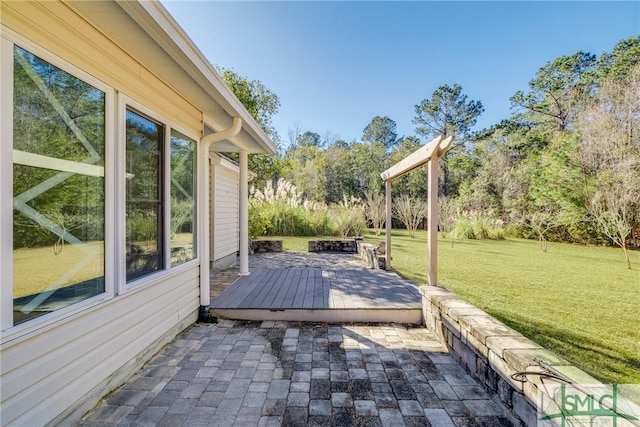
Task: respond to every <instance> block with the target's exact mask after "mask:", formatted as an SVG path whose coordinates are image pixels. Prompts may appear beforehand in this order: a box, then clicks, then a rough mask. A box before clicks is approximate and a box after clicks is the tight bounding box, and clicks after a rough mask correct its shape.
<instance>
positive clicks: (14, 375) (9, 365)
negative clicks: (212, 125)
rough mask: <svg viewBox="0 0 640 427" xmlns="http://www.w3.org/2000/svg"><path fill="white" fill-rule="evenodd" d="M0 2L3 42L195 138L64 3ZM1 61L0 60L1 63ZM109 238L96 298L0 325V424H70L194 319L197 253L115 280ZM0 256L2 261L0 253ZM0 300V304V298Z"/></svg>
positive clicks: (161, 88) (170, 105) (191, 119)
mask: <svg viewBox="0 0 640 427" xmlns="http://www.w3.org/2000/svg"><path fill="white" fill-rule="evenodd" d="M0 7H1V8H2V10H1V12H0V17H1V23H2V33H0V34H1V35H2V37H3V38H4V37H9V38H10V39H11V40H10V41H11V42H12V43H15V44H16V45H25V46H23V47H24V48H26V49H30V48H31V47H34V48H37V49H39V50H40V51H43V52H48V53H50V54H51V55H53V56H55V57H56V58H59V59H60V60H61V61H63V62H65V63H68V64H70V65H71V66H73V67H76V68H78V69H80V70H82V71H84V72H86V73H88V74H89V75H91V76H92V77H93V78H95V79H97V80H99V81H100V82H102V83H103V84H104V85H106V86H108V87H111V88H112V89H113V97H114V98H115V102H113V103H112V104H111V107H113V108H114V109H120V108H121V107H122V106H123V105H125V103H126V102H128V101H127V100H132V101H133V102H135V104H136V105H139V106H142V107H143V108H145V110H148V111H151V112H153V115H154V118H159V119H161V120H162V121H163V123H166V124H167V125H168V126H170V127H171V128H176V129H179V130H180V131H181V132H183V133H185V134H187V135H191V136H192V137H193V138H194V139H195V140H197V139H198V138H199V136H200V135H201V132H202V113H201V112H200V111H198V110H197V109H196V108H195V107H194V106H193V105H192V104H190V103H189V102H188V101H187V100H185V99H184V98H183V97H182V96H181V95H180V94H178V93H176V92H175V91H173V90H172V89H171V87H170V86H168V85H167V84H166V83H165V82H163V81H161V80H160V79H158V78H157V77H156V76H155V75H154V74H153V73H152V72H151V71H149V70H148V69H147V68H145V67H144V65H143V64H140V63H138V62H137V61H136V60H135V58H133V57H132V56H130V55H129V54H128V53H127V52H125V51H123V50H122V49H121V48H120V47H118V46H117V45H115V44H114V43H112V42H111V41H110V40H109V38H108V37H107V36H106V35H105V34H103V33H102V32H101V31H99V30H98V29H97V28H96V26H95V25H94V24H93V23H91V22H88V21H87V20H85V19H84V18H83V17H82V16H81V15H80V14H79V13H77V12H76V11H75V10H74V9H72V7H70V6H68V5H66V4H65V3H62V2H2V3H1V6H0ZM5 40H6V39H5ZM3 46H6V44H3ZM3 58H6V56H3ZM6 67H7V64H5V63H3V64H2V69H3V71H4V70H5V69H6ZM3 79H4V76H3ZM6 100H7V97H5V95H4V94H2V101H3V104H4V105H3V115H4V114H5V113H4V109H5V108H7V109H10V105H7V104H6ZM10 102H11V101H9V104H10ZM107 114H108V115H110V116H117V115H118V114H121V111H107ZM115 122H116V120H115V119H111V120H107V125H108V126H112V127H113V129H111V130H109V132H110V133H112V134H113V135H112V137H111V139H107V140H106V143H107V144H114V145H116V146H117V145H122V144H124V142H123V141H122V138H121V135H120V132H119V131H118V129H117V128H116V123H115ZM7 139H8V138H6V133H5V131H4V130H3V137H2V140H1V145H0V151H1V152H2V153H3V155H5V154H6V153H11V144H12V142H11V141H10V140H7ZM108 150H115V148H113V147H112V148H108ZM114 158H116V157H112V158H107V161H108V162H107V163H106V165H105V177H106V175H107V174H110V173H116V172H115V171H116V170H121V168H122V165H115V166H114V165H113V164H109V162H110V161H113V159H114ZM4 166H6V164H5V165H4ZM3 176H5V175H3ZM107 185H111V186H112V187H116V188H115V189H113V188H111V189H109V188H107V191H111V192H113V193H114V194H116V195H117V194H122V193H123V189H122V188H120V189H118V188H117V187H118V184H117V183H114V182H112V183H111V184H107ZM223 188H224V187H223ZM0 189H1V191H2V194H0V197H2V198H3V199H7V198H9V197H11V194H10V193H9V192H10V191H11V188H7V186H6V185H1V186H0ZM7 190H8V191H7ZM6 193H9V194H6ZM116 199H117V197H116ZM111 202H112V204H111V205H110V204H109V202H108V204H107V217H108V216H109V214H116V215H117V210H118V209H117V207H122V203H123V202H122V200H120V201H118V200H111ZM9 212H10V211H9ZM4 213H5V214H6V211H4ZM121 215H122V214H121ZM5 216H6V215H5ZM9 216H10V214H9ZM0 217H2V215H0ZM3 218H4V217H3ZM109 221H111V220H110V219H109ZM200 221H201V219H200ZM114 224H118V223H117V222H116V223H114ZM0 226H2V227H5V229H4V230H2V233H0V234H1V235H2V236H5V235H6V232H7V230H6V222H3V223H2V224H0ZM120 226H122V224H120ZM236 227H237V224H236ZM110 232H112V234H114V235H116V236H123V232H122V231H120V230H118V229H116V228H114V226H113V225H111V228H109V226H107V229H106V232H105V234H106V235H109V234H110ZM223 235H224V233H223ZM6 244H7V243H6V242H5V243H3V245H4V246H3V252H2V254H3V256H4V255H7V252H8V253H9V254H10V253H11V246H10V243H8V245H9V249H8V250H7V246H6ZM118 245H120V247H122V246H124V242H122V241H121V239H118V238H117V237H114V238H113V241H112V243H109V244H107V245H106V246H105V251H106V252H107V253H105V258H106V261H105V270H106V271H107V273H106V274H107V275H106V285H105V287H106V292H105V293H104V294H103V295H101V296H100V297H99V298H95V299H93V300H91V301H88V302H85V303H82V304H81V305H80V308H77V307H76V308H74V307H75V306H71V307H70V309H69V310H67V309H64V310H61V311H64V312H63V313H56V312H54V313H53V315H52V316H50V315H45V316H42V317H41V318H36V319H34V320H29V321H27V322H26V323H23V324H20V325H17V326H13V327H10V328H7V329H4V328H3V330H2V336H1V338H0V346H1V347H0V348H1V358H2V363H0V387H1V388H0V424H2V425H29V426H37V425H45V424H47V423H52V424H58V425H65V424H72V423H73V422H74V421H75V420H77V418H78V417H80V416H81V415H82V414H83V413H84V412H85V411H87V410H88V409H90V408H91V407H93V405H95V403H97V402H98V400H99V399H100V398H101V397H102V396H103V395H104V394H105V393H107V392H109V391H110V390H112V389H113V388H115V387H118V386H119V385H121V384H122V383H123V382H124V381H125V380H126V379H127V378H128V377H129V376H130V375H132V374H133V373H135V371H136V370H137V369H139V368H140V367H141V366H142V364H143V363H144V361H145V360H146V359H147V358H148V357H149V356H151V355H152V354H154V353H155V352H156V351H158V350H159V349H160V348H161V347H162V346H163V345H164V344H166V343H167V342H169V341H170V340H171V339H173V338H174V337H175V336H176V335H177V334H178V333H179V332H180V331H181V330H183V329H184V328H186V327H187V326H189V325H190V324H192V323H193V322H194V321H195V320H196V319H197V313H198V307H199V295H200V290H199V264H200V262H199V259H195V260H191V261H189V262H186V263H184V264H181V265H179V266H176V267H171V268H169V267H166V268H165V269H164V270H163V271H159V272H156V273H154V274H151V275H150V276H148V277H146V278H145V279H144V280H143V281H141V282H142V283H140V284H139V285H135V284H134V285H126V286H125V285H124V283H122V280H121V277H123V276H124V274H120V275H118V274H117V273H116V274H113V273H110V270H112V269H113V270H115V271H116V272H117V271H123V270H122V269H123V266H122V265H121V264H122V263H123V261H122V260H120V259H119V256H121V255H122V254H123V249H122V248H120V249H119V250H114V248H116V247H118ZM3 262H4V263H3V264H2V265H3V266H6V265H7V264H6V260H4V261H3ZM3 268H4V267H3ZM34 268H38V266H34ZM1 276H2V278H3V283H2V284H1V285H2V286H3V291H2V298H3V299H5V300H6V299H7V298H11V293H10V292H7V291H6V288H7V283H5V282H6V280H4V279H7V277H9V281H10V280H11V279H10V277H11V276H8V275H6V274H5V273H1ZM9 287H10V286H9ZM2 307H3V309H6V307H7V305H6V304H3V305H2ZM5 311H6V310H5ZM5 315H6V313H5ZM5 323H6V322H5Z"/></svg>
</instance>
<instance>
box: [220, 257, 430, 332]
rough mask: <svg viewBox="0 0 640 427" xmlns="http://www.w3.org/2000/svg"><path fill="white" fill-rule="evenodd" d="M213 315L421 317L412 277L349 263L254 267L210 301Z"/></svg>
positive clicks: (409, 319)
mask: <svg viewBox="0 0 640 427" xmlns="http://www.w3.org/2000/svg"><path fill="white" fill-rule="evenodd" d="M210 307H211V312H212V314H213V315H214V316H219V317H226V318H231V319H245V320H294V321H322V322H400V323H420V321H421V315H422V311H421V310H422V304H421V297H420V293H419V292H418V287H417V286H416V284H415V283H413V282H411V281H408V280H404V279H401V278H400V277H399V276H398V275H396V274H395V273H390V272H386V271H382V270H371V269H368V268H365V267H350V268H342V267H341V268H327V267H308V268H257V269H253V270H252V272H251V275H249V276H245V277H241V278H239V279H238V280H237V281H236V282H235V283H234V284H233V285H231V286H230V287H229V288H227V289H226V290H225V291H223V292H222V293H221V294H220V295H218V296H217V297H216V298H214V299H213V301H212V302H211V306H210Z"/></svg>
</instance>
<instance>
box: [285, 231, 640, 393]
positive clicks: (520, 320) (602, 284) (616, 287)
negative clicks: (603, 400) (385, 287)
mask: <svg viewBox="0 0 640 427" xmlns="http://www.w3.org/2000/svg"><path fill="white" fill-rule="evenodd" d="M366 238H367V240H368V241H371V242H378V241H382V240H383V239H384V236H383V235H381V236H374V235H373V234H369V235H367V237H366ZM307 240H308V238H293V239H291V242H289V238H284V245H285V249H286V250H303V251H305V250H306V241H307ZM302 242H304V244H305V246H304V247H303V246H302V245H301V243H302ZM438 252H439V254H438V282H439V284H440V285H441V286H444V287H446V288H448V289H449V290H451V291H453V292H455V293H456V294H458V295H459V296H460V297H461V298H463V299H465V300H466V301H468V302H470V303H472V304H474V305H476V306H477V307H480V308H481V309H483V310H485V311H486V312H488V313H489V314H491V315H492V316H494V317H495V318H497V319H499V320H500V321H502V322H504V323H505V324H507V325H509V326H510V327H512V328H513V329H515V330H517V331H518V332H520V333H522V334H523V335H525V336H526V337H528V338H530V339H532V340H533V341H535V342H537V343H538V344H540V345H542V346H543V347H545V348H547V349H549V350H552V351H554V352H555V353H556V354H558V355H560V356H562V357H564V358H565V359H567V360H569V361H570V362H571V363H572V364H574V365H576V366H578V367H579V368H581V369H583V370H584V371H586V372H587V373H589V374H591V375H592V376H594V377H595V378H597V379H598V380H600V381H602V382H605V383H619V384H623V383H626V384H640V320H639V319H640V256H638V253H632V257H633V260H632V263H633V261H635V265H634V269H633V270H628V269H627V268H626V266H625V261H624V257H623V255H622V251H621V250H619V249H615V248H605V247H593V246H578V245H570V244H563V243H549V245H548V250H547V252H546V253H545V252H542V251H541V249H540V246H539V244H538V242H536V241H530V240H518V239H513V240H512V239H508V240H500V241H494V240H459V241H456V242H455V244H454V245H453V247H452V246H451V244H450V240H448V239H442V240H440V244H439V245H438ZM392 257H393V259H392V266H393V268H394V269H395V270H396V271H397V272H398V273H399V274H401V275H402V276H404V277H407V278H410V279H413V280H415V281H417V282H418V283H420V284H425V282H426V265H427V260H426V257H427V249H426V233H425V232H424V231H423V232H418V233H417V234H416V237H415V238H413V239H412V238H410V237H409V236H408V233H407V232H405V231H403V230H394V232H393V233H392Z"/></svg>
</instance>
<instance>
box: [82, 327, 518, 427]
mask: <svg viewBox="0 0 640 427" xmlns="http://www.w3.org/2000/svg"><path fill="white" fill-rule="evenodd" d="M496 402H497V399H496V397H495V396H493V395H491V394H488V393H487V392H486V391H485V390H484V389H483V388H482V387H480V386H479V385H478V384H477V383H476V381H475V380H474V379H473V378H472V377H471V376H469V375H468V374H467V373H466V372H465V371H464V370H463V369H462V368H461V367H460V365H458V364H457V363H456V361H455V360H454V359H453V357H451V356H450V355H449V354H448V353H447V350H446V348H445V347H443V346H442V344H441V343H440V342H439V341H438V340H437V339H436V337H435V335H434V334H432V333H430V332H429V331H427V330H426V329H424V328H422V327H419V326H416V327H411V326H408V327H407V326H404V325H396V324H377V325H373V324H343V325H332V324H317V323H315V324H314V323H298V322H273V321H265V322H245V321H232V320H224V321H222V322H221V323H219V324H207V325H204V324H196V325H194V326H192V327H191V328H189V329H187V330H186V331H185V332H184V333H183V334H182V335H181V336H180V337H178V338H177V339H176V340H174V341H173V342H172V343H171V344H170V345H169V346H168V347H167V348H166V349H165V350H164V351H163V352H162V353H161V354H159V355H158V356H157V357H156V358H155V359H154V360H152V361H151V362H149V364H148V365H147V366H146V367H145V368H144V369H143V370H142V371H140V372H139V373H138V374H137V375H136V376H135V377H134V378H133V379H132V380H130V381H129V382H128V383H127V384H126V385H124V386H123V387H122V388H121V389H120V390H118V391H117V392H115V393H113V394H112V395H110V396H109V397H107V399H106V400H105V401H104V403H103V404H102V405H100V406H99V407H97V408H95V409H94V410H93V411H92V412H91V413H89V414H88V415H87V416H86V417H85V418H84V420H83V421H82V422H81V424H80V425H82V426H98V425H100V426H104V425H114V426H115V425H120V426H124V425H126V426H128V425H158V426H161V425H166V426H217V427H222V426H307V425H308V426H429V425H433V426H458V427H466V426H481V425H484V426H510V425H512V424H511V422H510V421H509V419H508V418H507V417H506V416H505V414H504V413H503V411H502V409H501V407H500V406H499V405H498V404H497V403H496Z"/></svg>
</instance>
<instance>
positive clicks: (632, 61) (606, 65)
mask: <svg viewBox="0 0 640 427" xmlns="http://www.w3.org/2000/svg"><path fill="white" fill-rule="evenodd" d="M637 64H640V36H636V37H629V38H628V39H625V40H621V41H619V42H618V44H616V45H615V47H614V48H613V50H612V51H611V53H608V52H604V53H603V54H602V56H600V59H599V60H598V72H599V76H600V78H608V77H624V76H626V75H627V74H628V73H629V71H631V70H632V69H633V68H634V67H635V66H636V65H637Z"/></svg>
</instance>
